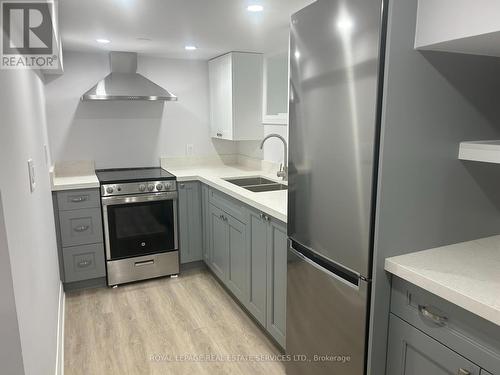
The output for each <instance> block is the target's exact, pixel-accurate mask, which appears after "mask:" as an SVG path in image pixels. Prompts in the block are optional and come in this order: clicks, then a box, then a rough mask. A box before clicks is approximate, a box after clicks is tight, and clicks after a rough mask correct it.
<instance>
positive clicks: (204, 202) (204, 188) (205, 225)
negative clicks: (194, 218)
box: [201, 184, 210, 264]
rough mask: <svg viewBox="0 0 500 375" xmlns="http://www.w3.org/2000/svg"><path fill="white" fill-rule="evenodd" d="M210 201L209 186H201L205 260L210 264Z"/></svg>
mask: <svg viewBox="0 0 500 375" xmlns="http://www.w3.org/2000/svg"><path fill="white" fill-rule="evenodd" d="M209 204H210V203H209V201H208V186H207V185H205V184H202V185H201V213H202V233H203V238H202V241H203V244H202V246H203V259H204V260H205V263H207V264H208V258H209V255H210V230H209V228H210V225H209V222H210V211H209V208H210V206H209Z"/></svg>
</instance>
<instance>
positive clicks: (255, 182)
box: [226, 176, 288, 193]
mask: <svg viewBox="0 0 500 375" xmlns="http://www.w3.org/2000/svg"><path fill="white" fill-rule="evenodd" d="M226 181H227V182H230V183H232V184H234V185H237V186H239V187H242V188H244V189H247V190H250V191H253V192H255V193H259V192H266V191H276V190H286V189H287V188H288V187H287V186H286V185H284V184H280V183H279V182H275V181H273V180H269V179H267V178H264V177H259V176H258V177H243V178H229V179H227V180H226Z"/></svg>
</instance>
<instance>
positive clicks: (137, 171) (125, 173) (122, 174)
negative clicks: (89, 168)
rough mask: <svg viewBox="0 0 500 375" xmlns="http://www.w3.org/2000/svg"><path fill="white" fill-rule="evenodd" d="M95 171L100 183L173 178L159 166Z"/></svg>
mask: <svg viewBox="0 0 500 375" xmlns="http://www.w3.org/2000/svg"><path fill="white" fill-rule="evenodd" d="M95 172H96V175H97V178H98V179H99V182H100V183H101V184H110V183H111V184H120V183H122V184H123V183H127V182H136V181H137V182H138V181H164V180H175V176H174V175H173V174H171V173H168V172H167V171H166V170H164V169H162V168H160V167H151V168H116V169H97V170H96V171H95Z"/></svg>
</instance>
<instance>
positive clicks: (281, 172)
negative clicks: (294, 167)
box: [260, 133, 288, 181]
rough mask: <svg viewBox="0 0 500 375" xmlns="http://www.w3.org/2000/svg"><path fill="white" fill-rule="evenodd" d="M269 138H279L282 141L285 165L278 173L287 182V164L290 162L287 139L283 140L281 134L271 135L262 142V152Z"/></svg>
mask: <svg viewBox="0 0 500 375" xmlns="http://www.w3.org/2000/svg"><path fill="white" fill-rule="evenodd" d="M269 138H278V139H279V140H281V142H283V164H282V166H280V170H279V171H278V173H277V176H278V177H281V178H282V179H283V180H284V181H286V180H288V165H287V162H288V147H287V144H286V140H285V138H283V137H282V136H281V135H279V134H276V133H273V134H269V135H267V136H266V137H264V139H263V140H262V142H260V149H261V150H262V148H263V147H264V143H265V142H266V141H267V140H268V139H269Z"/></svg>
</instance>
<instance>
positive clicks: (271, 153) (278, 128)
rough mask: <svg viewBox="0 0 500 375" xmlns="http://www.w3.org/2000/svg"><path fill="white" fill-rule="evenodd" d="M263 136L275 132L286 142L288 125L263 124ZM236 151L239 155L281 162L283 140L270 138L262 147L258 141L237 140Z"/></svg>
mask: <svg viewBox="0 0 500 375" xmlns="http://www.w3.org/2000/svg"><path fill="white" fill-rule="evenodd" d="M263 126H264V136H266V135H269V134H272V133H276V134H279V135H281V136H282V137H283V138H285V140H286V141H287V143H288V126H284V125H263ZM237 152H238V154H240V155H244V156H248V157H250V158H255V159H263V160H267V161H271V162H273V163H277V164H280V163H283V142H281V141H280V140H279V139H276V138H271V139H268V140H267V141H266V143H265V144H264V149H263V150H261V149H260V141H244V142H238V147H237Z"/></svg>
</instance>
